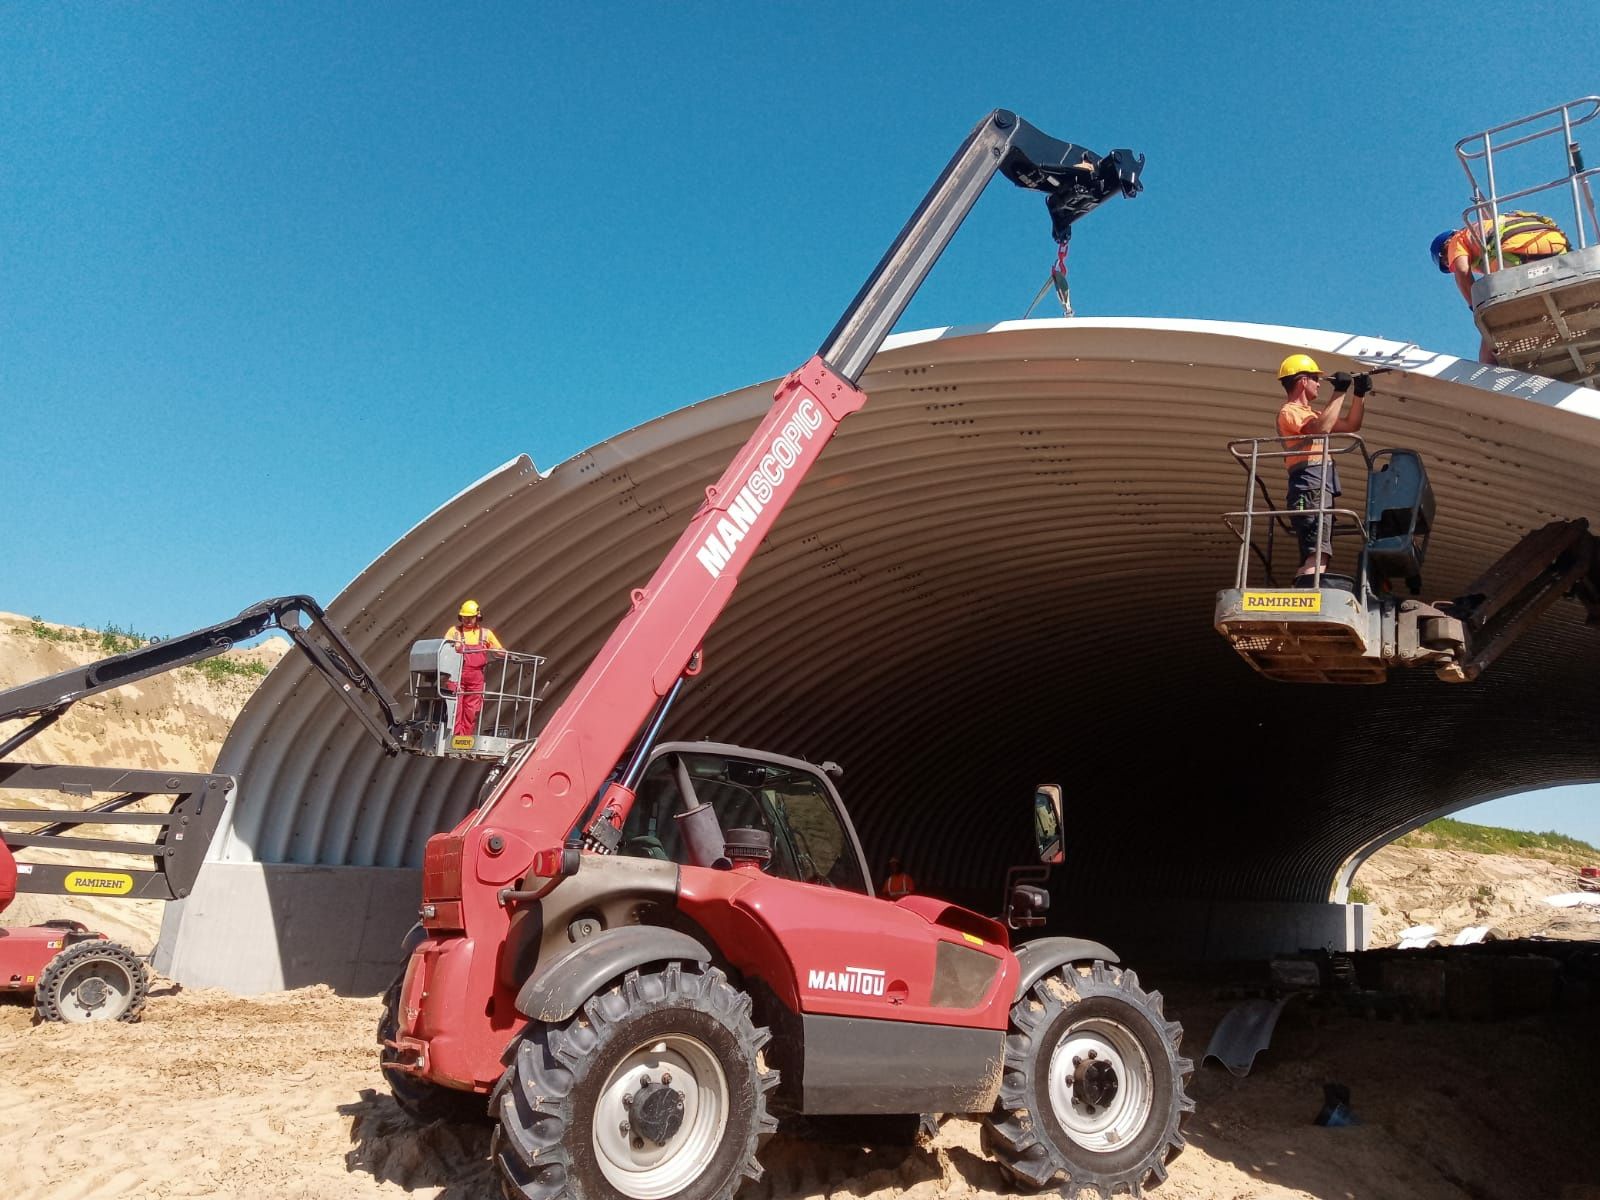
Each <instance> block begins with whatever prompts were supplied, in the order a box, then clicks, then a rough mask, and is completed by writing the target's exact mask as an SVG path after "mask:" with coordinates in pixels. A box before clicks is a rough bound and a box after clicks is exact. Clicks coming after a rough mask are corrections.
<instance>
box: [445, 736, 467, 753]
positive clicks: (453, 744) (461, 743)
mask: <svg viewBox="0 0 1600 1200" xmlns="http://www.w3.org/2000/svg"><path fill="white" fill-rule="evenodd" d="M450 749H452V750H471V749H472V739H471V738H469V737H453V738H451V739H450Z"/></svg>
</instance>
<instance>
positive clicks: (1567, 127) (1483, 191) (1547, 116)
mask: <svg viewBox="0 0 1600 1200" xmlns="http://www.w3.org/2000/svg"><path fill="white" fill-rule="evenodd" d="M1597 116H1600V96H1584V97H1581V98H1580V99H1577V100H1570V101H1568V102H1567V103H1565V104H1558V105H1556V106H1555V107H1553V108H1547V109H1544V110H1543V111H1541V112H1536V113H1533V114H1531V115H1529V116H1526V117H1519V118H1518V119H1517V120H1515V121H1507V122H1506V123H1505V124H1503V125H1496V126H1494V127H1492V128H1490V129H1485V130H1482V131H1480V132H1478V133H1473V134H1469V135H1468V136H1466V137H1464V138H1462V139H1461V140H1460V141H1459V142H1457V143H1456V157H1457V158H1458V159H1459V160H1460V162H1461V168H1462V170H1464V171H1465V172H1466V173H1467V180H1468V182H1469V183H1470V184H1471V185H1472V203H1470V204H1468V205H1467V207H1466V208H1464V209H1462V210H1461V219H1462V223H1463V225H1472V224H1475V223H1476V224H1479V225H1480V227H1481V228H1485V229H1490V230H1493V229H1497V228H1499V219H1500V210H1501V207H1502V206H1503V205H1506V204H1509V203H1511V202H1512V201H1515V200H1522V199H1525V198H1527V197H1529V196H1534V195H1538V194H1540V193H1543V192H1549V191H1555V190H1558V189H1564V190H1566V191H1567V192H1568V193H1569V194H1570V197H1571V201H1572V220H1573V230H1574V233H1575V235H1576V241H1575V242H1573V241H1572V240H1571V239H1569V245H1570V246H1571V248H1572V249H1574V250H1582V249H1584V248H1586V247H1587V246H1588V245H1589V244H1590V242H1591V240H1597V241H1600V221H1597V220H1596V216H1595V202H1594V190H1593V187H1592V185H1591V181H1592V180H1593V179H1594V177H1595V176H1596V175H1597V174H1600V168H1594V167H1589V168H1585V167H1584V165H1583V149H1582V147H1581V146H1580V145H1579V144H1578V141H1577V139H1576V138H1575V137H1574V136H1573V131H1574V130H1575V129H1577V128H1578V127H1579V126H1580V125H1584V124H1587V123H1588V122H1590V121H1592V120H1594V119H1595V117H1597ZM1541 122H1543V123H1542V124H1541ZM1530 127H1531V128H1530ZM1502 134H1510V135H1511V136H1510V137H1506V138H1502V140H1501V141H1499V142H1496V141H1495V137H1496V136H1497V135H1502ZM1556 136H1559V137H1560V138H1561V144H1562V146H1563V148H1564V149H1565V152H1566V171H1565V172H1564V173H1563V174H1560V175H1557V176H1556V177H1554V178H1553V179H1548V180H1545V181H1544V182H1542V183H1536V184H1533V185H1531V186H1529V187H1524V188H1518V189H1515V190H1513V191H1509V192H1503V191H1501V190H1500V181H1499V179H1498V177H1497V169H1496V163H1495V156H1496V155H1497V154H1498V155H1503V154H1505V152H1506V151H1508V150H1511V149H1513V148H1515V147H1517V146H1523V145H1527V144H1528V143H1530V142H1536V141H1539V140H1541V139H1543V138H1549V137H1556ZM1474 163H1479V164H1481V165H1482V167H1483V171H1484V176H1485V178H1484V180H1483V181H1482V182H1481V183H1480V182H1479V180H1478V177H1477V175H1476V173H1475V172H1474V171H1473V164H1474ZM1585 214H1587V216H1588V222H1587V224H1586V223H1585V221H1584V216H1585ZM1487 240H1488V239H1485V241H1487ZM1493 241H1494V251H1493V255H1494V261H1493V266H1492V268H1491V269H1492V270H1496V271H1498V270H1500V269H1502V268H1503V267H1504V266H1505V256H1504V251H1503V249H1502V246H1501V239H1500V238H1498V237H1496V238H1494V239H1493Z"/></svg>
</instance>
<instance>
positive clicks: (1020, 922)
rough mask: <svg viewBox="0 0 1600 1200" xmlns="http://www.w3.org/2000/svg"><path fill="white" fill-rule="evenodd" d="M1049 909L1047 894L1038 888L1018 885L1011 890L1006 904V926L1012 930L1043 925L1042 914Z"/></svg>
mask: <svg viewBox="0 0 1600 1200" xmlns="http://www.w3.org/2000/svg"><path fill="white" fill-rule="evenodd" d="M1049 908H1050V893H1049V892H1047V891H1045V890H1044V889H1043V888H1040V887H1032V886H1030V885H1029V884H1026V883H1019V884H1017V886H1016V887H1014V888H1012V889H1011V898H1010V899H1009V900H1008V901H1007V902H1006V924H1007V925H1009V926H1010V927H1011V928H1012V929H1027V928H1029V927H1031V926H1035V925H1043V924H1044V921H1045V916H1044V914H1045V913H1046V912H1047V911H1049Z"/></svg>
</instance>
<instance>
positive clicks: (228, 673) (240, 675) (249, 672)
mask: <svg viewBox="0 0 1600 1200" xmlns="http://www.w3.org/2000/svg"><path fill="white" fill-rule="evenodd" d="M188 669H189V670H191V671H198V672H199V673H200V674H201V675H204V676H205V677H206V678H207V679H209V680H210V681H211V682H212V683H228V682H231V681H233V680H235V679H250V680H256V679H260V678H261V677H262V676H263V675H265V674H266V673H267V664H266V663H263V662H254V661H249V662H239V661H237V660H236V659H232V658H221V657H218V658H205V659H201V660H200V661H199V662H197V663H195V664H194V665H193V666H192V667H190V668H188Z"/></svg>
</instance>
